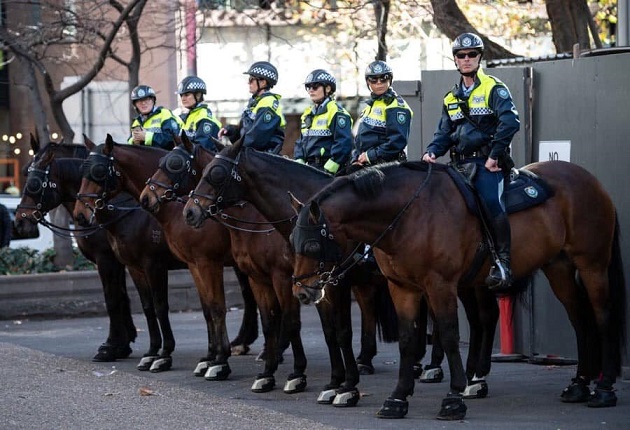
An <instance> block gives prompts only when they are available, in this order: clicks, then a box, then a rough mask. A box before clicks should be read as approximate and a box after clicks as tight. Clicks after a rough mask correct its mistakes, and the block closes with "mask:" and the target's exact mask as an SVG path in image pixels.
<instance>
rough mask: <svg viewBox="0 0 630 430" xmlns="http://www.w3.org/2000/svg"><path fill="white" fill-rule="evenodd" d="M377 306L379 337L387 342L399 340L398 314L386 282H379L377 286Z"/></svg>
mask: <svg viewBox="0 0 630 430" xmlns="http://www.w3.org/2000/svg"><path fill="white" fill-rule="evenodd" d="M375 308H376V309H374V311H375V312H374V314H375V316H376V327H377V330H378V335H379V339H380V340H381V341H382V342H386V343H393V342H398V315H397V314H396V308H395V307H394V301H393V300H392V296H391V294H390V292H389V288H388V287H387V283H385V282H382V283H379V285H378V286H377V294H376V300H375Z"/></svg>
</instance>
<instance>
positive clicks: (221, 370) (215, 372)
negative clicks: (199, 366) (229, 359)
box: [204, 363, 232, 381]
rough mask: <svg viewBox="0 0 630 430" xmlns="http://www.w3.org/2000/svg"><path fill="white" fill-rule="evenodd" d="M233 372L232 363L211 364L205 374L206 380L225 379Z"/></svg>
mask: <svg viewBox="0 0 630 430" xmlns="http://www.w3.org/2000/svg"><path fill="white" fill-rule="evenodd" d="M230 373H232V369H230V365H229V364H227V363H225V364H211V365H210V366H209V367H208V370H207V371H206V374H205V375H204V378H206V381H225V380H226V379H227V378H228V376H230Z"/></svg>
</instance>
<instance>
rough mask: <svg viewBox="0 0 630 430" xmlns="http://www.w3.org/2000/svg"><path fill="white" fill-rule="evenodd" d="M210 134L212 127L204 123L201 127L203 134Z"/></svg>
mask: <svg viewBox="0 0 630 430" xmlns="http://www.w3.org/2000/svg"><path fill="white" fill-rule="evenodd" d="M211 132H212V126H211V125H210V123H205V124H204V125H203V134H210V133H211Z"/></svg>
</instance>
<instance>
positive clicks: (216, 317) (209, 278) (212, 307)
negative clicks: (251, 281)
mask: <svg viewBox="0 0 630 430" xmlns="http://www.w3.org/2000/svg"><path fill="white" fill-rule="evenodd" d="M196 268H197V270H198V273H197V276H199V279H200V280H201V281H202V283H203V285H202V287H201V289H199V288H198V291H199V290H200V291H199V293H200V294H201V296H200V298H201V300H202V303H205V306H206V309H207V310H208V315H207V316H206V322H207V323H208V327H209V331H208V333H209V336H210V342H211V346H210V348H211V349H210V353H211V354H212V355H214V356H215V357H214V360H212V361H211V362H210V364H209V366H208V370H207V371H206V373H205V375H204V377H205V378H206V380H208V381H223V380H225V379H227V378H228V376H229V375H230V373H232V369H230V365H229V364H228V358H229V357H230V355H231V352H230V341H229V339H228V335H227V326H226V324H225V314H226V312H227V309H226V307H225V291H224V289H223V261H221V260H220V259H210V258H208V259H206V260H202V261H198V262H197V264H196Z"/></svg>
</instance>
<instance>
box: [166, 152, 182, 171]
mask: <svg viewBox="0 0 630 430" xmlns="http://www.w3.org/2000/svg"><path fill="white" fill-rule="evenodd" d="M185 167H186V163H185V162H184V159H183V158H182V157H176V156H171V157H168V158H167V159H166V170H167V171H168V172H171V173H180V172H181V171H183V170H184V168H185Z"/></svg>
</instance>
